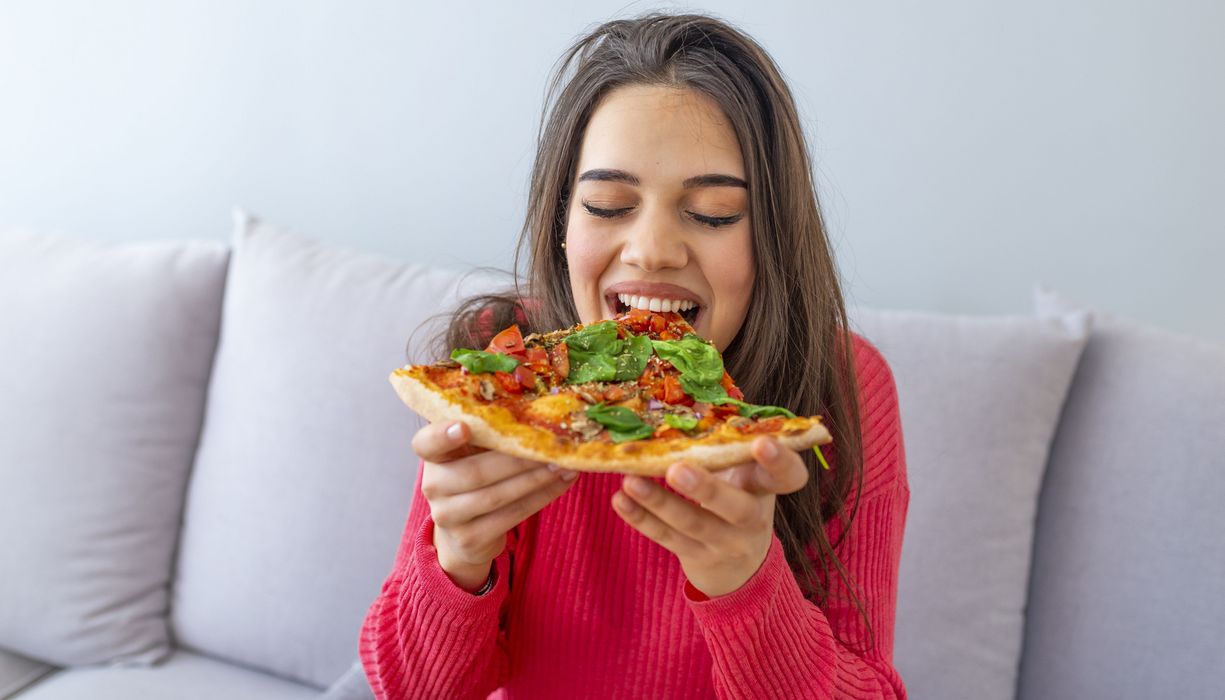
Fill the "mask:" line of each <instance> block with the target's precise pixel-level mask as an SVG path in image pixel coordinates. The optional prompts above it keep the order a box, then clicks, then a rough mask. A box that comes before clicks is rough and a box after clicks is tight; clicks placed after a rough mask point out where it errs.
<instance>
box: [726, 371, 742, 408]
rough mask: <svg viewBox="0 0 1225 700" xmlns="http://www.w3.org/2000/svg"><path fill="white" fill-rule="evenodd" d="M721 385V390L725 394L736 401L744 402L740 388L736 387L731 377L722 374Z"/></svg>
mask: <svg viewBox="0 0 1225 700" xmlns="http://www.w3.org/2000/svg"><path fill="white" fill-rule="evenodd" d="M721 383H722V384H723V390H724V391H726V392H727V395H728V396H730V397H732V398H733V399H736V400H737V401H744V392H743V391H741V390H740V387H738V386H736V384H735V383H734V382H733V381H732V378H731V376H730V375H729V374H728V373H727V372H726V371H725V372H723V380H722V382H721Z"/></svg>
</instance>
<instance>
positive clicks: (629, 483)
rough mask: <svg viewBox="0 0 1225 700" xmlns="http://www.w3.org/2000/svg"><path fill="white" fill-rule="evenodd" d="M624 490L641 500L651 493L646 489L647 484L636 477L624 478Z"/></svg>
mask: <svg viewBox="0 0 1225 700" xmlns="http://www.w3.org/2000/svg"><path fill="white" fill-rule="evenodd" d="M625 489H626V490H627V491H629V492H630V493H632V494H634V495H635V496H638V497H639V498H642V497H644V496H646V495H647V494H649V493H650V492H651V490H650V489H649V488H647V482H645V481H643V480H642V479H639V478H638V477H636V476H627V477H625Z"/></svg>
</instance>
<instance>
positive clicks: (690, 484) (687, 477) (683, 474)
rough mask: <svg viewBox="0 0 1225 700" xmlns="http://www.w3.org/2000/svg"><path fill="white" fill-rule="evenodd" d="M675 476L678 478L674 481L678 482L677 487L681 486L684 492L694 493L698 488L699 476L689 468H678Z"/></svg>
mask: <svg viewBox="0 0 1225 700" xmlns="http://www.w3.org/2000/svg"><path fill="white" fill-rule="evenodd" d="M675 474H676V476H675V477H674V479H675V480H676V485H677V486H679V487H680V488H681V490H682V491H692V490H693V489H694V488H696V487H697V485H698V475H697V474H696V473H695V472H694V471H693V469H690V468H689V467H688V466H686V465H684V464H681V465H679V466H677V467H676V471H675Z"/></svg>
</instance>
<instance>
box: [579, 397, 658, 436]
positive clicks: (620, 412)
mask: <svg viewBox="0 0 1225 700" xmlns="http://www.w3.org/2000/svg"><path fill="white" fill-rule="evenodd" d="M587 417H588V418H590V419H591V420H593V421H595V422H597V423H599V424H600V425H602V426H604V427H605V428H609V429H616V430H629V429H631V428H635V427H637V426H639V425H645V424H644V423H643V422H642V419H641V418H639V417H638V414H637V413H634V412H633V411H631V410H629V409H628V408H626V407H624V406H609V405H607V404H603V403H597V404H593V405H591V406H588V407H587Z"/></svg>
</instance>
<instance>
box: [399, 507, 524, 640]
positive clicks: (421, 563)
mask: <svg viewBox="0 0 1225 700" xmlns="http://www.w3.org/2000/svg"><path fill="white" fill-rule="evenodd" d="M413 554H414V557H413V558H414V559H415V560H416V566H415V567H414V568H415V571H414V572H413V574H414V575H415V577H416V578H417V583H418V585H419V586H420V587H421V589H422V590H421V592H422V593H423V594H424V597H426V598H429V599H433V600H435V601H437V602H438V603H439V605H440V606H442V607H443V608H444V609H446V610H448V611H451V612H452V613H454V614H455V615H459V616H462V617H467V616H470V615H473V616H477V617H479V616H480V615H481V614H482V612H483V611H485V610H486V609H492V610H493V611H496V610H497V609H498V607H499V606H501V604H502V601H503V600H504V599H505V598H506V594H507V592H508V589H507V583H506V581H507V579H508V576H507V573H508V572H507V567H508V565H509V563H510V560H509V557H507V555H506V553H505V552H503V553H502V554H500V555H498V557H497V558H496V559H494V560H493V567H492V570H491V572H490V574H491V575H492V576H493V586H492V587H491V588H490V590H489V591H487V592H485V593H482V594H481V595H476V594H474V593H470V592H468V591H466V590H464V589H463V588H461V587H459V586H458V585H456V584H455V582H454V581H452V580H451V577H450V576H447V572H445V571H443V570H442V565H441V564H439V563H438V550H437V549H435V548H434V520H433V518H430V517H429V516H426V518H425V520H424V522H422V523H421V530H420V532H418V533H417V540H416V542H414V543H413Z"/></svg>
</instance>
